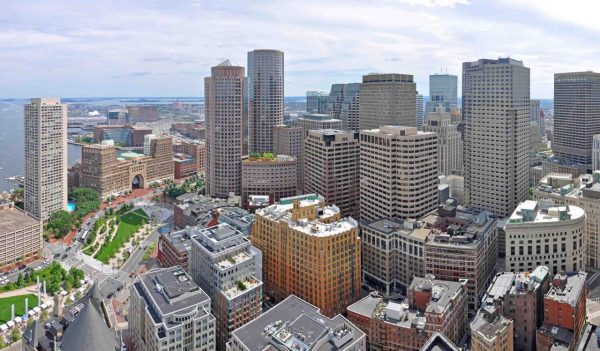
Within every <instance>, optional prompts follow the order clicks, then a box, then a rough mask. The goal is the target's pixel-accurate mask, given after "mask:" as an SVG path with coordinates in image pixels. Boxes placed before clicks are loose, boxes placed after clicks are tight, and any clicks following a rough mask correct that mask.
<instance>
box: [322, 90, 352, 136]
mask: <svg viewBox="0 0 600 351" xmlns="http://www.w3.org/2000/svg"><path fill="white" fill-rule="evenodd" d="M359 100H360V84H359V83H348V84H333V85H331V92H330V93H329V101H328V102H327V114H329V115H330V116H331V117H332V118H335V119H339V120H341V121H342V129H344V130H353V131H356V132H358V131H359V130H360V127H359Z"/></svg>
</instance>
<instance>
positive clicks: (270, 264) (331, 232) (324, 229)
mask: <svg viewBox="0 0 600 351" xmlns="http://www.w3.org/2000/svg"><path fill="white" fill-rule="evenodd" d="M255 215H256V222H255V223H254V228H253V230H252V234H251V235H250V240H251V241H252V243H253V244H254V245H255V246H256V247H257V248H258V249H259V250H261V251H262V255H263V256H262V257H263V282H264V287H263V292H264V293H265V294H267V295H269V296H270V297H271V298H272V300H273V301H274V302H279V301H282V300H283V299H285V298H286V297H288V296H289V295H292V294H293V295H296V296H298V297H300V298H301V299H306V301H307V302H309V303H311V304H313V305H315V306H316V307H318V308H320V309H321V311H323V314H324V315H326V316H327V317H330V318H331V317H333V316H335V315H336V314H339V313H343V312H345V311H346V307H347V306H348V305H349V304H351V303H353V302H354V301H355V300H356V299H357V298H358V297H359V296H360V267H361V265H360V260H361V256H360V238H359V237H358V223H357V222H356V221H355V220H354V219H352V218H349V217H346V218H342V217H341V213H340V209H339V208H337V207H336V206H325V203H324V201H323V198H322V197H320V196H318V195H315V194H309V195H302V196H296V197H291V198H287V199H282V200H281V201H280V202H279V203H278V204H276V205H272V206H269V207H265V208H262V209H259V210H257V211H256V213H255Z"/></svg>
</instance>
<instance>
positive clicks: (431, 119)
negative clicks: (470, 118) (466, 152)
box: [423, 105, 463, 175]
mask: <svg viewBox="0 0 600 351" xmlns="http://www.w3.org/2000/svg"><path fill="white" fill-rule="evenodd" d="M423 131H424V132H433V133H436V134H437V136H438V173H439V174H444V175H451V174H458V175H462V172H463V142H462V139H461V138H460V133H459V132H458V126H457V125H454V124H452V122H451V117H450V113H449V112H445V111H444V107H443V106H440V105H438V107H437V109H436V110H435V111H434V112H430V113H428V114H427V121H426V122H425V124H424V125H423Z"/></svg>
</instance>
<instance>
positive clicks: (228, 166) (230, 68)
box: [204, 60, 246, 197]
mask: <svg viewBox="0 0 600 351" xmlns="http://www.w3.org/2000/svg"><path fill="white" fill-rule="evenodd" d="M245 79H246V78H245V77H244V67H241V66H235V65H234V64H232V63H231V61H229V60H225V61H223V62H222V63H221V64H219V65H218V66H215V67H213V68H212V69H211V76H210V77H206V78H204V104H205V111H206V155H207V163H206V190H207V194H208V195H210V196H216V197H227V196H228V195H229V193H230V192H233V193H235V194H238V195H239V194H240V191H241V185H242V182H241V180H242V179H241V178H242V149H243V146H242V143H243V132H242V124H243V123H242V119H243V114H244V107H245V106H244V95H245V92H244V89H245Z"/></svg>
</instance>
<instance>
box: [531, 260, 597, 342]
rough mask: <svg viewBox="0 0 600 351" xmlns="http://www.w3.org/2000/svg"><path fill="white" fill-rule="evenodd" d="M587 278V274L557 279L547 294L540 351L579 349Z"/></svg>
mask: <svg viewBox="0 0 600 351" xmlns="http://www.w3.org/2000/svg"><path fill="white" fill-rule="evenodd" d="M586 278H587V273H585V272H578V273H572V274H569V275H566V274H557V275H556V276H554V278H553V279H552V282H551V284H550V290H548V292H547V293H546V295H544V323H543V325H542V326H541V327H540V328H539V329H538V331H537V337H536V350H538V351H550V350H565V351H572V350H575V348H576V347H577V344H578V343H579V340H580V338H581V335H582V334H583V331H584V329H585V322H586V302H587V298H588V295H589V288H588V285H587V281H586Z"/></svg>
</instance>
